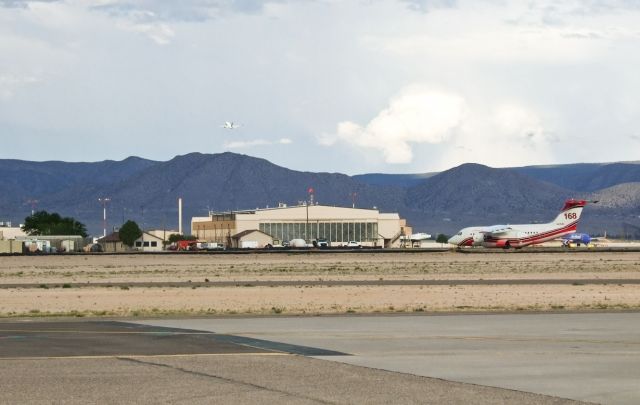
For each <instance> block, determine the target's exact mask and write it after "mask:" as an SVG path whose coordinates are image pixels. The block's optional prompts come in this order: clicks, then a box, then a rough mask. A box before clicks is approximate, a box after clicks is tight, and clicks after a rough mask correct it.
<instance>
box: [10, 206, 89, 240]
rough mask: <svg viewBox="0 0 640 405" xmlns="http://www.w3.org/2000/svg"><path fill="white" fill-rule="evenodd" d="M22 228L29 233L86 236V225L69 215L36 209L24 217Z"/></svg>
mask: <svg viewBox="0 0 640 405" xmlns="http://www.w3.org/2000/svg"><path fill="white" fill-rule="evenodd" d="M22 230H23V231H24V232H26V233H27V234H29V235H80V236H82V237H86V236H87V227H86V226H85V225H84V224H83V223H82V222H79V221H76V220H75V219H74V218H71V217H61V216H60V214H58V213H56V212H53V213H51V214H50V213H48V212H47V211H38V212H35V213H34V214H33V215H30V216H28V217H26V218H25V219H24V225H23V226H22Z"/></svg>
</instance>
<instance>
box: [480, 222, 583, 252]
mask: <svg viewBox="0 0 640 405" xmlns="http://www.w3.org/2000/svg"><path fill="white" fill-rule="evenodd" d="M577 227H578V221H575V222H572V223H571V224H569V225H567V226H564V227H562V228H558V229H552V230H550V231H546V232H543V233H539V234H537V235H532V236H527V237H525V238H506V239H502V238H493V237H490V238H489V239H488V240H485V242H486V243H494V244H496V243H498V242H499V241H503V240H504V241H505V242H509V244H510V245H511V246H527V245H533V244H535V243H542V242H545V241H547V240H551V239H554V238H556V237H558V236H559V235H562V234H565V233H571V232H575V231H576V229H577Z"/></svg>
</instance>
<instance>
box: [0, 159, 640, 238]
mask: <svg viewBox="0 0 640 405" xmlns="http://www.w3.org/2000/svg"><path fill="white" fill-rule="evenodd" d="M309 188H313V190H314V197H315V200H316V201H317V202H318V203H320V204H326V205H337V206H352V205H353V204H355V206H357V207H366V208H371V207H374V206H375V207H377V208H379V209H380V210H381V211H387V212H389V211H391V212H399V213H400V215H401V216H402V217H404V218H407V220H408V222H409V224H410V225H412V226H413V227H414V230H415V231H423V232H428V233H431V234H436V233H445V234H451V233H453V232H456V231H457V230H459V229H460V228H463V227H465V226H470V225H487V224H498V223H505V224H506V223H519V222H546V221H550V220H551V219H553V218H554V217H555V215H556V214H557V212H558V211H559V209H560V208H561V207H562V204H563V202H564V200H565V199H566V198H569V197H573V198H586V199H590V200H599V202H598V203H597V204H593V205H589V206H587V208H586V209H585V211H584V214H583V220H582V221H581V224H580V230H582V231H585V232H590V233H593V234H603V233H604V232H605V231H606V232H607V233H608V234H609V235H619V236H626V237H636V238H640V162H625V163H580V164H569V165H555V166H526V167H513V168H491V167H487V166H483V165H479V164H473V163H469V164H464V165H461V166H458V167H455V168H452V169H449V170H446V171H444V172H441V173H424V174H380V173H371V174H362V175H355V176H348V175H345V174H340V173H314V172H301V171H295V170H290V169H287V168H284V167H281V166H277V165H275V164H273V163H270V162H269V161H267V160H265V159H260V158H255V157H251V156H247V155H240V154H235V153H230V152H225V153H220V154H201V153H190V154H187V155H182V156H176V157H175V158H173V159H171V160H169V161H166V162H159V161H152V160H147V159H142V158H139V157H129V158H127V159H124V160H122V161H111V160H107V161H103V162H95V163H67V162H58V161H51V162H30V161H22V160H9V159H6V160H0V221H12V222H14V223H21V222H23V221H24V218H25V217H26V216H27V215H29V214H30V212H31V209H32V208H35V209H37V210H41V209H42V210H47V211H50V212H51V211H54V212H58V213H60V214H62V215H65V216H73V217H75V218H76V219H78V220H80V221H81V222H83V223H85V224H86V225H87V227H88V229H89V231H90V233H93V234H95V235H98V234H101V233H102V227H103V223H102V205H101V204H100V203H99V202H98V198H105V197H108V198H109V199H110V201H109V202H108V204H107V218H108V228H111V227H113V226H119V225H120V224H122V223H123V222H124V221H125V220H127V219H132V220H134V221H136V222H138V223H139V224H143V225H144V227H145V228H147V229H148V228H167V229H176V228H177V222H178V221H177V202H176V201H177V199H178V197H182V198H183V201H184V224H185V226H186V227H187V228H188V224H189V222H190V218H191V217H193V216H206V215H207V212H208V211H209V210H212V211H225V210H241V209H253V208H259V207H267V206H271V207H273V206H277V205H278V204H279V203H287V204H297V203H298V202H299V201H303V200H305V199H306V198H307V190H308V189H309Z"/></svg>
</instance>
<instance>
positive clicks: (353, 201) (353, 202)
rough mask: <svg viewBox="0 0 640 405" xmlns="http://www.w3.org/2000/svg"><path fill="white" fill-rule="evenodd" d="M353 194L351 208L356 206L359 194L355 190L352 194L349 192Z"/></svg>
mask: <svg viewBox="0 0 640 405" xmlns="http://www.w3.org/2000/svg"><path fill="white" fill-rule="evenodd" d="M349 195H350V196H351V208H355V207H356V197H357V196H358V193H356V192H353V193H351V194H349Z"/></svg>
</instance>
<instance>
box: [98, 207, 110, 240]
mask: <svg viewBox="0 0 640 405" xmlns="http://www.w3.org/2000/svg"><path fill="white" fill-rule="evenodd" d="M98 201H99V202H100V203H101V204H102V236H103V237H104V236H107V203H108V202H109V201H111V198H109V197H102V198H98Z"/></svg>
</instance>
